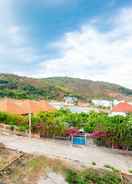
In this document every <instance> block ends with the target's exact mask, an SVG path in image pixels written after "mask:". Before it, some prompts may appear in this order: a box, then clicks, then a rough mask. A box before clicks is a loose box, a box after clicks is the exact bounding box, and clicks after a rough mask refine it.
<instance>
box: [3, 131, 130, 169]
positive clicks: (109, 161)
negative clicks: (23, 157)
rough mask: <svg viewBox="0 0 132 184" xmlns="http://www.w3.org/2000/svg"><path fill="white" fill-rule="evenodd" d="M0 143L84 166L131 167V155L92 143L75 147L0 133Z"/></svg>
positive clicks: (58, 142) (53, 141)
mask: <svg viewBox="0 0 132 184" xmlns="http://www.w3.org/2000/svg"><path fill="white" fill-rule="evenodd" d="M0 143H3V144H5V146H6V147H8V148H12V149H16V150H18V151H23V152H26V153H32V154H37V155H38V154H39V155H46V156H48V157H53V158H56V157H57V158H61V159H66V160H70V161H73V162H76V163H78V164H81V165H85V166H92V162H95V163H96V166H97V167H99V168H102V167H104V165H110V166H113V167H115V168H118V169H120V170H122V171H124V172H128V170H129V169H132V156H127V155H125V154H124V155H123V154H120V153H118V152H116V151H114V150H111V149H107V148H102V147H97V146H96V145H92V144H89V145H87V146H78V147H75V146H72V145H71V144H68V143H66V142H65V141H56V140H48V139H30V138H26V137H19V136H15V135H10V136H7V135H0Z"/></svg>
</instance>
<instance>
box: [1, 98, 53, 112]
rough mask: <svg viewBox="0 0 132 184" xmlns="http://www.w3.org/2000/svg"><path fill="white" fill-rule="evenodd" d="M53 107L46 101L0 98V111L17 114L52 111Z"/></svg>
mask: <svg viewBox="0 0 132 184" xmlns="http://www.w3.org/2000/svg"><path fill="white" fill-rule="evenodd" d="M54 110H55V108H54V107H52V106H51V105H50V104H49V103H48V102H47V101H44V100H41V101H35V100H15V99H9V98H4V99H1V100H0V111H1V112H7V113H13V114H18V115H26V114H35V113H39V112H52V111H54Z"/></svg>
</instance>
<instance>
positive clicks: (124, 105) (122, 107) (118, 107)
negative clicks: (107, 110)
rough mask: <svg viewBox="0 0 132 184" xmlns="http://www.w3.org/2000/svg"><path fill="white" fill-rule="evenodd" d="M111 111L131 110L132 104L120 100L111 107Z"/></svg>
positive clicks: (126, 111)
mask: <svg viewBox="0 0 132 184" xmlns="http://www.w3.org/2000/svg"><path fill="white" fill-rule="evenodd" d="M112 112H125V113H128V112H132V105H131V104H128V103H127V102H121V103H119V104H117V105H116V106H114V107H113V109H112Z"/></svg>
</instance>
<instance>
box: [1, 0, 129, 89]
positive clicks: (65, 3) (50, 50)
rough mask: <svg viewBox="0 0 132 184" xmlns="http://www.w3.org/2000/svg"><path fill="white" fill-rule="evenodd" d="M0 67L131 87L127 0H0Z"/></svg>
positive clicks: (18, 72) (39, 75)
mask: <svg viewBox="0 0 132 184" xmlns="http://www.w3.org/2000/svg"><path fill="white" fill-rule="evenodd" d="M0 21H1V24H0V72H2V73H4V72H6V73H14V74H19V75H26V76H32V77H49V76H50V77H51V76H70V77H79V78H85V79H92V80H102V81H108V82H114V83H117V84H121V85H124V86H126V87H129V88H132V83H131V81H132V75H131V73H132V59H131V58H132V44H131V43H132V25H131V22H132V1H131V0H125V1H124V0H109V1H106V0H101V1H100V0H93V1H91V0H28V1H27V0H22V1H18V0H1V1H0Z"/></svg>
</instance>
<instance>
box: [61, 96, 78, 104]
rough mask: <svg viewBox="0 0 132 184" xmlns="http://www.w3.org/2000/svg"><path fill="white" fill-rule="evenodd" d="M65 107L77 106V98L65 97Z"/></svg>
mask: <svg viewBox="0 0 132 184" xmlns="http://www.w3.org/2000/svg"><path fill="white" fill-rule="evenodd" d="M64 101H65V105H75V104H76V103H77V101H78V98H77V97H74V96H66V97H64Z"/></svg>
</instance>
